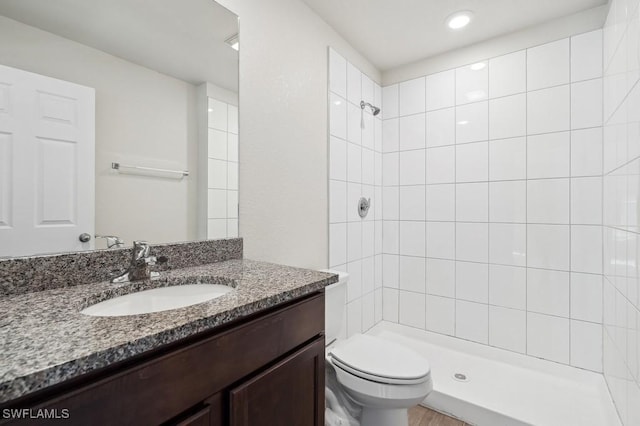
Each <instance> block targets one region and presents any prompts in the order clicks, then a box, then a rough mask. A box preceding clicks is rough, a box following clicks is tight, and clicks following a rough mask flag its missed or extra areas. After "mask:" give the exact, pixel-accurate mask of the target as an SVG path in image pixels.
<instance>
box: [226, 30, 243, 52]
mask: <svg viewBox="0 0 640 426" xmlns="http://www.w3.org/2000/svg"><path fill="white" fill-rule="evenodd" d="M224 42H225V43H227V44H228V45H229V46H231V48H232V49H233V50H238V51H239V50H240V38H239V36H238V34H234V35H232V36H231V37H229V38H228V39H226V40H225V41H224Z"/></svg>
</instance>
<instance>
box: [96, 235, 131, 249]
mask: <svg viewBox="0 0 640 426" xmlns="http://www.w3.org/2000/svg"><path fill="white" fill-rule="evenodd" d="M95 237H96V238H102V239H105V240H107V248H113V247H116V248H119V247H123V246H124V240H123V239H122V238H120V237H118V236H117V235H98V234H96V235H95Z"/></svg>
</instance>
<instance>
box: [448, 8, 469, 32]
mask: <svg viewBox="0 0 640 426" xmlns="http://www.w3.org/2000/svg"><path fill="white" fill-rule="evenodd" d="M472 17H473V13H472V12H470V11H468V10H463V11H461V12H456V13H454V14H453V15H449V17H448V18H447V26H448V27H449V28H451V29H452V30H459V29H461V28H464V27H466V26H467V25H469V22H471V18H472Z"/></svg>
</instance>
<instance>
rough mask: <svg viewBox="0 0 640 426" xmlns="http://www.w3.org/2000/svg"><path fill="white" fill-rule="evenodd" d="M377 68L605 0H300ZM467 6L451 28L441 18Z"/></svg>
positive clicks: (518, 28)
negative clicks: (466, 17) (465, 21)
mask: <svg viewBox="0 0 640 426" xmlns="http://www.w3.org/2000/svg"><path fill="white" fill-rule="evenodd" d="M302 1H304V2H305V3H306V4H307V5H309V7H311V8H312V9H313V10H314V11H315V12H316V13H317V14H318V15H320V16H321V17H322V18H323V19H324V20H325V21H327V22H328V23H329V25H331V26H332V27H333V28H334V29H335V30H336V31H337V32H338V33H339V34H340V35H342V37H344V38H345V39H346V40H347V41H349V42H350V43H351V45H352V46H353V47H354V48H355V49H356V50H358V51H359V52H360V53H362V54H363V55H364V56H365V57H366V58H367V59H369V60H370V61H371V62H372V63H373V65H375V66H376V67H377V68H378V69H380V70H381V71H386V70H389V69H392V68H395V67H397V66H400V65H404V64H407V63H411V62H415V61H417V60H420V59H425V58H428V57H430V56H434V55H437V54H439V53H442V52H446V51H448V50H452V49H457V48H460V47H464V46H468V45H471V44H474V43H477V42H480V41H483V40H487V39H490V38H493V37H496V36H499V35H503V34H507V33H510V32H513V31H516V30H520V29H523V28H526V27H529V26H533V25H536V24H541V23H543V22H545V21H548V20H551V19H555V18H560V17H563V16H567V15H571V14H573V13H576V12H580V11H583V10H586V9H590V8H593V7H596V6H601V5H603V4H606V3H607V0H302ZM460 10H471V11H473V13H474V19H473V21H472V22H471V24H469V26H468V27H467V28H465V29H463V30H459V31H452V30H450V29H449V28H448V27H447V26H446V25H445V20H446V18H447V17H448V16H449V15H451V14H452V13H454V12H457V11H460Z"/></svg>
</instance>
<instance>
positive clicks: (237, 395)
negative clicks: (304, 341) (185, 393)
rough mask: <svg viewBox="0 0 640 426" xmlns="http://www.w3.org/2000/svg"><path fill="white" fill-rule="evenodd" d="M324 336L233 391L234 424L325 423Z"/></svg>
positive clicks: (289, 425) (294, 425)
mask: <svg viewBox="0 0 640 426" xmlns="http://www.w3.org/2000/svg"><path fill="white" fill-rule="evenodd" d="M324 363H325V361H324V338H322V337H320V338H318V339H316V340H315V341H314V342H313V343H310V344H309V345H307V346H305V347H304V348H302V349H300V350H298V351H296V352H295V353H294V354H292V355H289V356H288V357H286V358H285V359H283V360H282V361H280V362H278V363H277V364H276V365H274V366H272V367H270V368H268V369H267V370H266V371H264V372H262V373H260V374H258V375H257V376H256V377H253V378H252V379H249V380H248V381H246V382H245V383H242V384H241V385H240V386H238V387H236V388H234V389H232V390H231V392H230V394H229V404H230V410H229V414H230V422H229V424H230V425H231V426H312V425H315V426H323V425H324Z"/></svg>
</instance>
